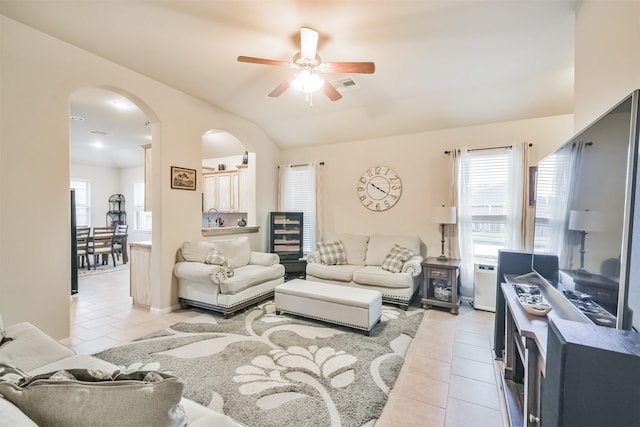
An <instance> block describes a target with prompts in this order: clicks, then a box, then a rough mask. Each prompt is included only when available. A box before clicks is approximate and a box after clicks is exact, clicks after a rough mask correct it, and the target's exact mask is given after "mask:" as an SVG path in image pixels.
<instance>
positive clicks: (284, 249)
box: [269, 212, 306, 275]
mask: <svg viewBox="0 0 640 427" xmlns="http://www.w3.org/2000/svg"><path fill="white" fill-rule="evenodd" d="M303 223H304V222H303V213H302V212H271V213H270V215H269V224H270V233H269V251H270V252H272V253H275V254H278V256H279V257H280V262H281V264H282V265H284V267H285V271H286V274H287V275H290V274H296V275H300V274H304V271H302V270H304V269H303V265H304V266H305V267H306V262H305V261H304V259H303V252H302V247H303V246H302V245H303Z"/></svg>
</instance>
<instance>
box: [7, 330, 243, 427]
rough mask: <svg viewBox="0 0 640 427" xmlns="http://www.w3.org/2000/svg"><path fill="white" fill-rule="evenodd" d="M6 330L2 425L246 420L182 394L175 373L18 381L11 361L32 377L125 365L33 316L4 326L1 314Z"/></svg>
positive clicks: (227, 423) (230, 423) (233, 426)
mask: <svg viewBox="0 0 640 427" xmlns="http://www.w3.org/2000/svg"><path fill="white" fill-rule="evenodd" d="M2 331H3V332H4V334H5V335H6V337H7V338H8V339H11V340H10V341H8V342H5V343H4V344H2V345H0V427H37V426H38V425H40V426H41V427H42V426H49V425H56V426H57V425H64V426H65V427H73V426H88V425H91V426H115V425H117V426H121V427H124V426H136V427H138V426H145V425H154V426H161V425H166V426H169V425H171V426H184V425H189V426H194V427H197V426H201V427H205V426H207V427H208V426H221V427H223V426H224V427H238V426H242V425H243V424H240V423H238V422H236V421H234V420H233V419H231V418H230V417H228V416H226V415H223V414H220V413H218V412H215V411H213V410H211V409H209V408H205V407H204V406H202V405H199V404H198V403H196V402H194V401H192V400H189V399H186V398H184V397H182V388H183V384H182V382H181V381H180V380H179V379H176V378H175V377H170V378H168V379H165V380H162V381H158V382H153V383H149V382H146V381H133V380H127V381H115V382H114V381H96V382H84V381H79V380H72V379H69V378H65V379H63V380H61V379H54V378H55V377H54V378H50V379H38V380H37V381H33V382H31V383H30V384H29V385H24V384H18V385H16V384H14V383H15V382H16V381H17V378H19V377H17V376H16V374H15V373H11V369H10V368H8V367H7V366H5V365H8V366H10V367H13V368H18V369H19V370H20V371H22V373H24V374H26V377H27V378H29V377H33V376H36V375H43V374H45V373H53V372H59V371H61V370H64V371H66V372H69V373H74V372H77V371H76V370H82V371H86V372H88V373H90V374H92V375H95V372H96V370H100V371H104V372H108V373H113V372H115V371H118V370H121V367H118V366H116V365H113V364H111V363H109V362H106V361H104V360H101V359H97V358H95V357H92V356H87V355H79V354H75V352H74V351H73V350H71V349H69V348H67V347H65V346H64V345H62V344H60V343H59V342H58V341H56V340H54V339H53V338H51V337H50V336H48V335H47V334H45V333H44V332H43V331H42V330H40V329H38V328H37V327H35V326H34V325H32V324H31V323H28V322H22V323H18V324H16V325H12V326H9V327H7V328H6V329H5V330H2V322H1V319H0V337H1V334H2ZM8 372H9V373H8ZM66 372H65V373H59V374H58V376H60V375H61V374H65V375H67V374H66ZM22 373H21V374H22ZM138 373H139V372H138ZM164 375H165V376H167V377H168V375H166V374H164ZM46 376H47V377H48V376H49V375H46ZM9 379H11V380H12V381H8V380H9Z"/></svg>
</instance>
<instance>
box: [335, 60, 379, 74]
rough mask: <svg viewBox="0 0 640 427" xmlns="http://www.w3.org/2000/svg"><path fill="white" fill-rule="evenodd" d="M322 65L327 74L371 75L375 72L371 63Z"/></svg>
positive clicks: (374, 65) (374, 66) (374, 67)
mask: <svg viewBox="0 0 640 427" xmlns="http://www.w3.org/2000/svg"><path fill="white" fill-rule="evenodd" d="M324 65H325V66H326V69H327V73H362V74H373V73H374V72H375V71H376V64H374V63H373V62H327V63H325V64H324Z"/></svg>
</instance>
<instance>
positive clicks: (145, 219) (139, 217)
mask: <svg viewBox="0 0 640 427" xmlns="http://www.w3.org/2000/svg"><path fill="white" fill-rule="evenodd" d="M133 210H134V222H133V228H134V230H140V231H151V212H145V210H144V182H136V183H135V184H133Z"/></svg>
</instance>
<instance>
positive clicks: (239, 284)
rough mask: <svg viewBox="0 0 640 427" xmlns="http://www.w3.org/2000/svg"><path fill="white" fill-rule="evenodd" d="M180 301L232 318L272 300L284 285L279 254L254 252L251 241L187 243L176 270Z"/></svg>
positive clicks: (240, 239) (237, 238)
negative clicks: (237, 313)
mask: <svg viewBox="0 0 640 427" xmlns="http://www.w3.org/2000/svg"><path fill="white" fill-rule="evenodd" d="M173 274H174V275H175V276H176V278H177V279H178V300H179V301H180V304H181V305H182V307H183V308H185V307H187V306H194V307H200V308H205V309H208V310H213V311H218V312H221V313H222V314H224V315H225V317H228V316H229V315H231V314H233V313H235V312H236V311H238V310H241V309H243V308H245V307H248V306H250V305H253V304H255V303H256V302H259V301H261V300H264V299H267V298H270V297H272V296H273V290H274V288H275V287H276V286H277V285H279V284H281V283H284V274H285V269H284V266H283V265H281V264H280V258H279V257H278V255H277V254H271V253H266V252H255V251H252V250H251V245H250V243H249V238H248V237H246V236H241V237H235V238H232V239H227V240H213V241H203V240H201V241H196V242H185V243H184V244H183V245H182V248H180V251H179V254H178V262H177V263H176V265H175V266H174V268H173Z"/></svg>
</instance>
